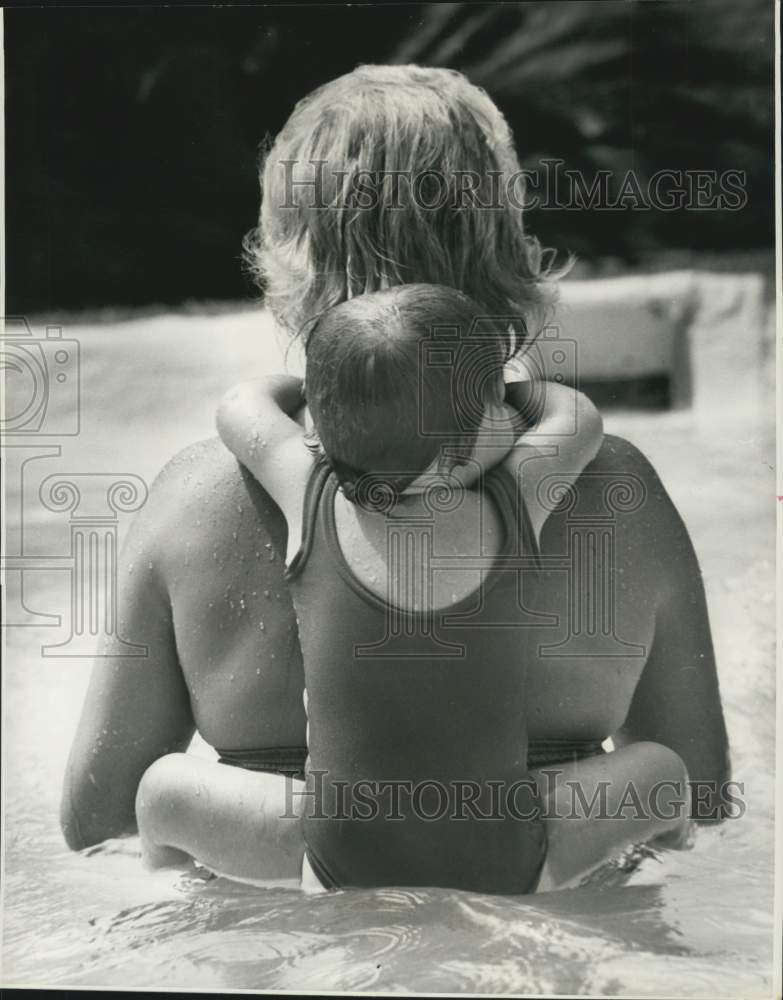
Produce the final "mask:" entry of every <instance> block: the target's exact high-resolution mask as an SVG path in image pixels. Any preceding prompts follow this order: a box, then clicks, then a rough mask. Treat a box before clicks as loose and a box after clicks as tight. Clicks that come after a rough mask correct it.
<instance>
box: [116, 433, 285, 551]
mask: <svg viewBox="0 0 783 1000" xmlns="http://www.w3.org/2000/svg"><path fill="white" fill-rule="evenodd" d="M259 530H262V531H263V533H264V534H265V535H268V536H269V538H270V539H271V541H272V542H273V543H274V544H275V545H276V546H277V545H279V544H281V543H282V544H283V545H284V542H285V534H286V529H285V521H284V519H283V516H282V514H281V513H280V511H279V509H278V508H277V506H276V505H275V504H274V502H273V501H272V499H271V498H270V497H269V495H268V494H267V493H266V492H265V491H264V489H263V488H262V487H261V486H260V485H259V484H258V483H257V482H256V480H255V479H254V478H253V477H252V476H251V475H250V473H249V472H248V471H247V469H245V468H244V466H242V465H241V464H240V463H239V462H238V461H237V460H236V458H235V457H234V456H233V455H232V454H231V452H230V451H229V450H228V449H227V448H226V447H225V445H224V444H223V443H222V442H221V440H220V439H219V438H217V437H215V438H210V439H208V440H204V441H197V442H195V443H194V444H191V445H188V446H187V447H186V448H183V449H182V450H181V451H179V452H177V454H175V455H174V456H173V457H172V458H171V459H169V461H168V462H167V463H166V464H165V465H164V466H163V468H162V469H161V471H160V472H159V473H158V475H157V476H156V478H155V480H154V481H153V483H152V486H151V487H150V491H149V498H148V500H147V503H146V504H145V506H144V507H143V508H142V510H141V511H140V512H139V514H138V515H137V518H136V522H135V523H134V525H133V528H132V532H133V534H135V535H136V536H137V538H138V540H139V542H141V543H143V544H144V547H145V548H146V549H152V548H154V549H155V550H156V551H157V554H158V556H168V557H176V556H179V555H181V554H182V551H183V550H184V549H186V548H187V549H189V550H196V549H204V548H206V547H208V546H210V545H214V544H222V543H223V542H225V541H226V540H232V539H233V540H234V541H241V536H243V535H245V534H248V533H251V532H252V533H253V534H257V533H258V532H259Z"/></svg>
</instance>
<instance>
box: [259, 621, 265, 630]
mask: <svg viewBox="0 0 783 1000" xmlns="http://www.w3.org/2000/svg"><path fill="white" fill-rule="evenodd" d="M258 627H259V629H260V630H261V631H262V632H263V631H264V623H263V622H259V623H258Z"/></svg>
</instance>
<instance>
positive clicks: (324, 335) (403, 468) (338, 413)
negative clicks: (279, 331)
mask: <svg viewBox="0 0 783 1000" xmlns="http://www.w3.org/2000/svg"><path fill="white" fill-rule="evenodd" d="M513 347H514V343H513V337H512V334H511V332H510V331H509V329H508V324H505V326H504V324H502V323H492V322H490V323H489V324H488V325H487V324H482V310H481V308H480V306H479V305H478V304H477V303H476V302H474V301H472V300H471V299H469V298H468V297H467V296H466V295H463V294H462V293H461V292H458V291H455V290H454V289H452V288H446V287H444V286H441V285H423V284H419V285H400V286H399V287H397V288H392V289H388V290H386V291H382V292H375V293H371V294H368V295H361V296H358V297H357V298H354V299H349V300H348V301H347V302H344V303H342V304H341V305H338V306H335V307H334V308H333V309H330V310H328V311H327V312H326V313H324V314H323V316H321V317H320V319H319V320H318V321H317V322H316V323H315V324H314V325H313V327H312V329H311V331H310V334H309V336H308V338H307V369H306V375H305V395H306V397H307V404H308V407H309V410H310V415H311V417H312V420H313V425H314V429H315V432H316V435H317V439H316V441H315V444H316V446H317V447H319V448H320V449H322V451H323V453H324V454H325V455H326V457H327V458H328V459H329V461H330V463H331V465H332V467H333V468H334V470H335V472H336V474H337V477H338V479H339V480H340V482H341V485H342V487H343V490H344V492H345V494H346V496H348V497H349V499H352V500H353V499H356V500H357V501H358V502H360V503H361V502H362V500H361V494H362V491H364V492H363V495H364V496H365V497H370V496H372V495H373V494H374V495H375V496H376V497H378V496H380V497H381V498H382V499H381V503H379V504H378V506H385V505H386V504H387V503H388V502H392V501H394V500H396V499H398V498H399V496H400V495H401V494H402V493H403V491H405V490H406V489H408V488H409V487H410V486H411V484H412V483H413V482H414V481H415V480H416V479H418V478H419V477H420V476H421V475H422V473H424V472H426V471H427V470H429V469H430V468H433V467H434V468H437V469H439V470H440V471H447V470H448V468H449V467H453V466H454V465H461V464H465V463H466V462H467V461H468V460H469V458H470V456H471V455H472V453H473V451H474V447H475V444H476V439H477V437H478V434H479V430H480V428H481V426H482V423H483V421H484V420H485V419H486V417H487V414H488V412H490V411H489V410H488V408H491V407H493V406H500V405H501V404H502V401H503V365H504V363H505V362H506V361H507V360H508V357H509V355H510V354H511V352H512V350H513ZM357 487H358V488H359V495H357Z"/></svg>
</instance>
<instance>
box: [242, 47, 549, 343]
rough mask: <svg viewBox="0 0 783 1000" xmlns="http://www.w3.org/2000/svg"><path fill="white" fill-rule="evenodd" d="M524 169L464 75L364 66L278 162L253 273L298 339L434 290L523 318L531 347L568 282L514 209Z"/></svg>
mask: <svg viewBox="0 0 783 1000" xmlns="http://www.w3.org/2000/svg"><path fill="white" fill-rule="evenodd" d="M519 170H520V167H519V161H518V159H517V155H516V153H515V151H514V145H513V141H512V137H511V132H510V130H509V127H508V125H507V123H506V121H505V119H504V118H503V116H502V114H501V113H500V111H499V110H498V108H497V107H496V106H495V104H494V103H493V102H492V100H491V99H490V98H489V97H488V95H487V94H486V93H485V92H484V91H483V90H481V89H480V88H478V87H476V86H474V85H473V84H471V83H470V82H469V81H468V80H467V78H466V77H464V76H463V75H462V74H460V73H458V72H456V71H455V70H450V69H440V68H437V69H436V68H425V67H420V66H413V65H411V66H360V67H358V68H357V69H356V70H354V71H353V72H352V73H348V74H347V75H345V76H341V77H339V78H337V79H336V80H332V81H331V82H330V83H327V84H325V85H324V86H322V87H319V88H318V89H317V90H315V91H313V92H312V93H311V94H310V95H308V96H307V97H305V98H304V99H303V100H301V101H300V102H299V103H298V104H297V105H296V107H295V109H294V111H293V113H292V114H291V117H290V118H289V119H288V121H287V123H286V125H285V127H284V128H283V130H282V131H281V132H280V134H279V135H278V136H277V139H276V140H275V142H274V144H273V145H272V146H271V148H270V149H269V150H268V153H267V155H266V158H265V162H264V166H263V173H262V180H261V185H262V192H263V198H262V206H261V217H260V224H259V227H258V228H257V229H256V230H255V231H254V232H253V233H251V234H250V236H249V237H248V238H247V239H246V241H245V260H246V262H247V265H248V266H249V269H250V270H251V272H252V273H253V274H254V275H255V277H256V278H257V279H258V281H259V282H260V283H261V284H262V287H263V288H264V290H265V301H266V303H267V305H268V306H269V308H270V310H271V311H272V313H273V315H274V316H275V318H276V319H277V321H278V323H279V324H280V325H281V326H282V327H283V328H284V329H286V330H287V331H288V332H289V333H290V334H293V335H296V334H299V333H302V334H304V333H305V332H306V326H307V323H308V321H311V320H312V319H313V318H314V317H317V316H318V315H320V314H321V313H322V312H323V311H324V310H326V309H329V308H331V307H332V306H334V305H337V304H338V303H340V302H343V301H345V300H347V299H351V298H353V297H354V296H357V295H362V294H365V293H367V292H374V291H378V290H382V289H385V288H390V287H394V286H396V285H401V284H408V283H410V284H414V283H421V282H427V283H432V284H439V285H446V286H449V287H452V288H459V289H460V290H462V291H464V292H465V293H466V294H467V295H469V296H470V297H471V298H473V299H474V300H476V301H477V302H479V303H481V305H482V307H483V309H484V310H485V311H486V312H487V313H489V314H495V315H507V314H512V315H515V316H518V317H520V318H521V319H522V320H523V321H524V322H525V324H526V328H525V331H526V332H525V333H524V339H526V340H529V339H532V337H534V336H535V335H536V334H537V333H538V331H539V330H540V328H541V326H543V325H544V322H545V320H546V318H547V315H548V311H549V307H550V306H551V305H552V304H553V302H554V298H555V279H556V278H558V277H559V276H560V275H561V274H562V273H563V271H557V270H555V268H554V266H553V258H554V253H553V252H552V251H545V250H542V248H541V246H540V244H539V243H538V241H537V240H536V239H535V238H534V237H532V236H529V235H527V234H526V233H525V231H524V227H523V222H522V211H521V209H520V208H518V207H515V206H514V205H513V204H512V202H511V201H510V200H509V192H510V190H511V193H512V198H513V197H514V194H515V196H516V199H517V205H519V204H520V203H521V202H520V201H519V199H520V198H521V196H522V184H521V174H520V173H519ZM400 172H402V174H403V175H405V174H407V175H408V176H409V177H410V178H412V181H411V182H405V183H402V182H401V181H400ZM468 175H470V176H471V177H472V178H474V179H473V180H472V181H471V180H466V179H465V178H466V177H467V176H468ZM515 175H516V179H517V183H516V186H515V187H514V185H513V184H512V178H513V177H514V176H515ZM417 179H418V180H417ZM471 185H474V188H473V190H468V189H470V187H471ZM368 190H369V193H368ZM417 191H418V195H417V193H416V192H417ZM357 192H358V193H357ZM362 192H364V193H362ZM444 194H445V197H442V196H443V195H444ZM441 202H442V203H441ZM430 205H432V206H434V207H427V206H430ZM483 206H492V207H483ZM566 269H567V268H566ZM564 270H565V269H564ZM520 346H521V345H520Z"/></svg>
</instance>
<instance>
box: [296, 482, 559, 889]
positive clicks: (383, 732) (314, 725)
mask: <svg viewBox="0 0 783 1000" xmlns="http://www.w3.org/2000/svg"><path fill="white" fill-rule="evenodd" d="M338 488H339V487H338V481H337V477H336V476H335V475H334V473H333V472H332V471H331V470H330V468H329V467H328V465H326V463H324V462H319V463H316V464H315V465H314V467H313V471H312V473H311V475H310V478H309V480H308V484H307V488H306V493H305V504H304V519H303V535H302V546H301V549H300V551H299V553H298V554H297V556H296V557H295V558H294V560H293V561H292V563H291V566H290V567H289V570H288V581H289V584H290V587H291V593H292V596H293V599H294V605H295V607H296V610H297V615H298V620H299V637H300V642H301V645H302V652H303V657H304V664H305V683H306V687H307V691H308V695H309V727H310V746H309V750H310V758H309V764H308V767H307V786H306V799H305V803H306V805H305V810H304V815H303V818H302V823H303V833H304V839H305V844H306V849H307V855H308V859H309V861H310V864H311V867H312V868H313V870H314V872H315V874H316V875H317V876H318V877H319V878H320V880H321V881H322V882H323V883H324V885H326V886H327V887H330V886H383V885H398V886H399V885H402V886H416V885H419V886H441V887H445V888H455V889H468V890H472V891H476V892H488V893H515V894H521V893H526V892H531V891H532V890H533V888H534V886H535V884H536V882H537V879H538V875H539V873H540V870H541V866H542V864H543V860H544V855H545V850H546V841H545V831H544V826H543V823H542V821H541V819H540V816H539V814H538V813H539V806H540V803H539V799H538V791H537V789H536V787H535V785H534V783H533V782H532V779H530V777H529V774H528V760H527V735H526V731H525V718H526V703H525V669H524V664H523V663H522V662H521V661H520V659H515V658H514V656H513V654H510V650H513V649H514V641H513V634H509V629H515V628H520V627H523V624H524V618H525V614H526V613H525V611H524V609H523V608H521V607H520V602H519V589H518V588H519V576H520V574H522V576H523V579H525V580H527V581H530V582H534V581H535V579H536V578H537V573H538V570H537V565H538V563H537V558H538V557H537V551H536V548H535V538H534V535H533V532H532V529H531V526H530V521H529V518H528V516H527V512H526V511H525V510H524V507H523V506H522V505H521V503H520V501H519V499H518V491H517V487H516V484H515V483H514V480H513V478H512V477H511V476H510V475H509V473H508V472H507V471H506V470H505V469H504V468H503V467H502V466H498V467H496V468H494V469H493V470H491V471H490V472H489V473H488V474H487V475H486V477H485V479H484V487H483V492H484V494H485V495H487V496H489V497H490V498H491V500H492V502H493V504H494V506H495V508H496V510H497V512H498V514H499V516H500V519H501V522H502V525H503V528H504V534H505V538H504V544H503V547H502V549H501V551H500V552H499V553H498V555H497V556H496V557H495V558H494V559H492V560H485V561H484V562H483V563H482V583H481V586H480V587H479V588H477V590H476V591H474V592H473V593H471V594H468V595H467V596H466V597H465V598H463V599H461V600H459V601H457V602H456V603H455V604H453V605H451V606H450V607H447V608H444V609H441V610H438V611H435V612H428V613H423V612H415V611H406V610H402V609H400V608H399V607H395V606H394V605H393V604H392V602H391V601H389V602H387V601H384V600H383V599H381V598H380V597H379V596H378V595H377V594H375V593H374V592H372V591H371V590H369V588H367V587H366V586H365V585H364V584H363V583H362V581H360V580H359V579H358V578H357V577H356V576H355V574H354V573H353V571H352V570H351V568H350V567H349V566H348V564H347V562H346V560H345V558H344V556H343V553H342V550H341V548H340V543H339V539H338V537H337V530H336V525H335V521H334V500H335V495H336V493H337V490H338ZM408 516H409V515H408V514H407V512H405V511H399V510H398V511H395V513H393V514H391V515H387V518H386V524H387V528H388V530H389V531H390V534H389V536H388V538H389V539H392V544H391V546H390V548H389V551H390V552H393V545H394V544H399V545H407V546H411V545H413V544H417V545H420V544H421V539H422V537H424V538H426V537H427V532H426V527H425V530H424V532H423V536H422V522H421V519H420V520H419V522H418V523H417V524H416V525H415V527H414V528H411V529H410V531H409V533H408V534H407V535H406V527H405V523H406V518H407V517H408ZM412 516H414V517H415V516H417V515H412ZM418 516H419V518H420V517H421V515H420V514H419V515H418ZM520 525H521V528H520ZM395 538H396V539H397V541H396V542H393V539H395ZM423 551H424V553H425V556H426V547H425V549H423ZM520 553H524V554H527V555H529V556H530V557H531V558H530V560H529V562H530V563H531V564H532V565H530V566H529V568H525V569H520V565H519V560H518V557H519V554H520ZM390 558H391V557H390ZM417 565H418V562H417ZM421 575H422V579H424V580H425V581H426V577H427V572H426V567H424V566H422V574H421ZM390 576H391V579H390V583H391V585H392V587H393V586H395V585H399V580H397V579H396V578H395V577H394V576H393V574H390ZM400 603H402V602H400ZM499 624H500V627H498V626H499ZM493 785H494V786H495V787H494V788H493V787H492V786H493ZM395 787H396V788H398V790H399V791H400V794H399V796H398V797H396V798H395V792H394V788H395ZM466 788H468V791H467V792H466V791H465V789H466ZM466 794H467V795H468V796H470V801H471V805H472V808H467V809H466V808H465V807H464V802H465V798H464V797H465V795H466ZM460 796H462V798H461V797H460ZM496 796H500V798H498V797H496ZM512 810H513V814H512ZM453 817H456V818H453Z"/></svg>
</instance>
